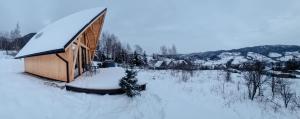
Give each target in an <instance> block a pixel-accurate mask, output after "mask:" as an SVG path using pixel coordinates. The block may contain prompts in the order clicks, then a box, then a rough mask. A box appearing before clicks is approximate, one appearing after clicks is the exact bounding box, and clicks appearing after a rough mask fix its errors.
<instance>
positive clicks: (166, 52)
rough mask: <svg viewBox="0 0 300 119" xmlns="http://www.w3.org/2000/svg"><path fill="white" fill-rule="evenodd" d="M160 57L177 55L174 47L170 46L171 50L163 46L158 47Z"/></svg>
mask: <svg viewBox="0 0 300 119" xmlns="http://www.w3.org/2000/svg"><path fill="white" fill-rule="evenodd" d="M160 51H161V55H176V54H177V48H176V46H175V45H172V47H171V48H168V47H167V46H165V45H163V46H161V47H160Z"/></svg>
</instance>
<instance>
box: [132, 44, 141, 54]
mask: <svg viewBox="0 0 300 119" xmlns="http://www.w3.org/2000/svg"><path fill="white" fill-rule="evenodd" d="M134 51H135V52H136V53H137V54H139V55H141V54H143V48H142V47H141V46H140V45H134Z"/></svg>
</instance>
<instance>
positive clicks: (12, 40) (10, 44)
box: [0, 24, 24, 52]
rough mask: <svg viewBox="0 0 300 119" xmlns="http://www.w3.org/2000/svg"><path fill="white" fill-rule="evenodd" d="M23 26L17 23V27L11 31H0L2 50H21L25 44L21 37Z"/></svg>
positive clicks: (0, 47) (0, 48) (0, 46)
mask: <svg viewBox="0 0 300 119" xmlns="http://www.w3.org/2000/svg"><path fill="white" fill-rule="evenodd" d="M21 37H22V35H21V28H20V25H19V24H17V25H16V27H15V28H14V29H13V30H11V31H10V32H6V33H0V50H5V51H7V52H8V51H9V50H15V51H19V50H20V49H21V48H22V47H23V44H24V43H22V42H21V40H19V38H21Z"/></svg>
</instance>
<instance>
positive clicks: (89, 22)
mask: <svg viewBox="0 0 300 119" xmlns="http://www.w3.org/2000/svg"><path fill="white" fill-rule="evenodd" d="M106 11H107V9H106V8H92V9H87V10H83V11H80V12H77V13H74V14H71V15H69V16H66V17H64V18H62V19H60V20H58V21H56V22H54V23H52V24H49V25H48V26H46V27H45V28H43V29H42V30H41V31H39V32H38V33H37V34H36V35H35V36H33V37H32V38H31V39H30V41H29V42H28V43H27V44H26V45H25V46H24V47H23V48H22V49H21V50H20V52H19V53H18V54H17V56H16V58H17V59H19V58H24V63H25V72H27V73H30V74H33V75H37V76H40V77H45V78H48V79H53V80H60V81H65V82H70V81H73V80H74V79H75V78H76V77H78V76H80V75H81V74H83V72H85V71H86V70H87V69H86V67H87V66H88V64H91V63H92V60H93V58H94V56H95V51H96V47H97V44H98V39H99V37H100V34H101V30H102V26H103V23H104V19H105V14H106Z"/></svg>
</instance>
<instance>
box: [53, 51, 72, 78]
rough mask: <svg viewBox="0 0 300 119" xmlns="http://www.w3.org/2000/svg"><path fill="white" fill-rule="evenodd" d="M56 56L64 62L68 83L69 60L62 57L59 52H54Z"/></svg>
mask: <svg viewBox="0 0 300 119" xmlns="http://www.w3.org/2000/svg"><path fill="white" fill-rule="evenodd" d="M56 56H57V57H58V58H60V59H61V60H62V61H64V62H65V63H66V67H67V83H69V82H70V76H69V62H68V61H67V60H65V59H64V58H62V57H61V56H60V55H59V54H56Z"/></svg>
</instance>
